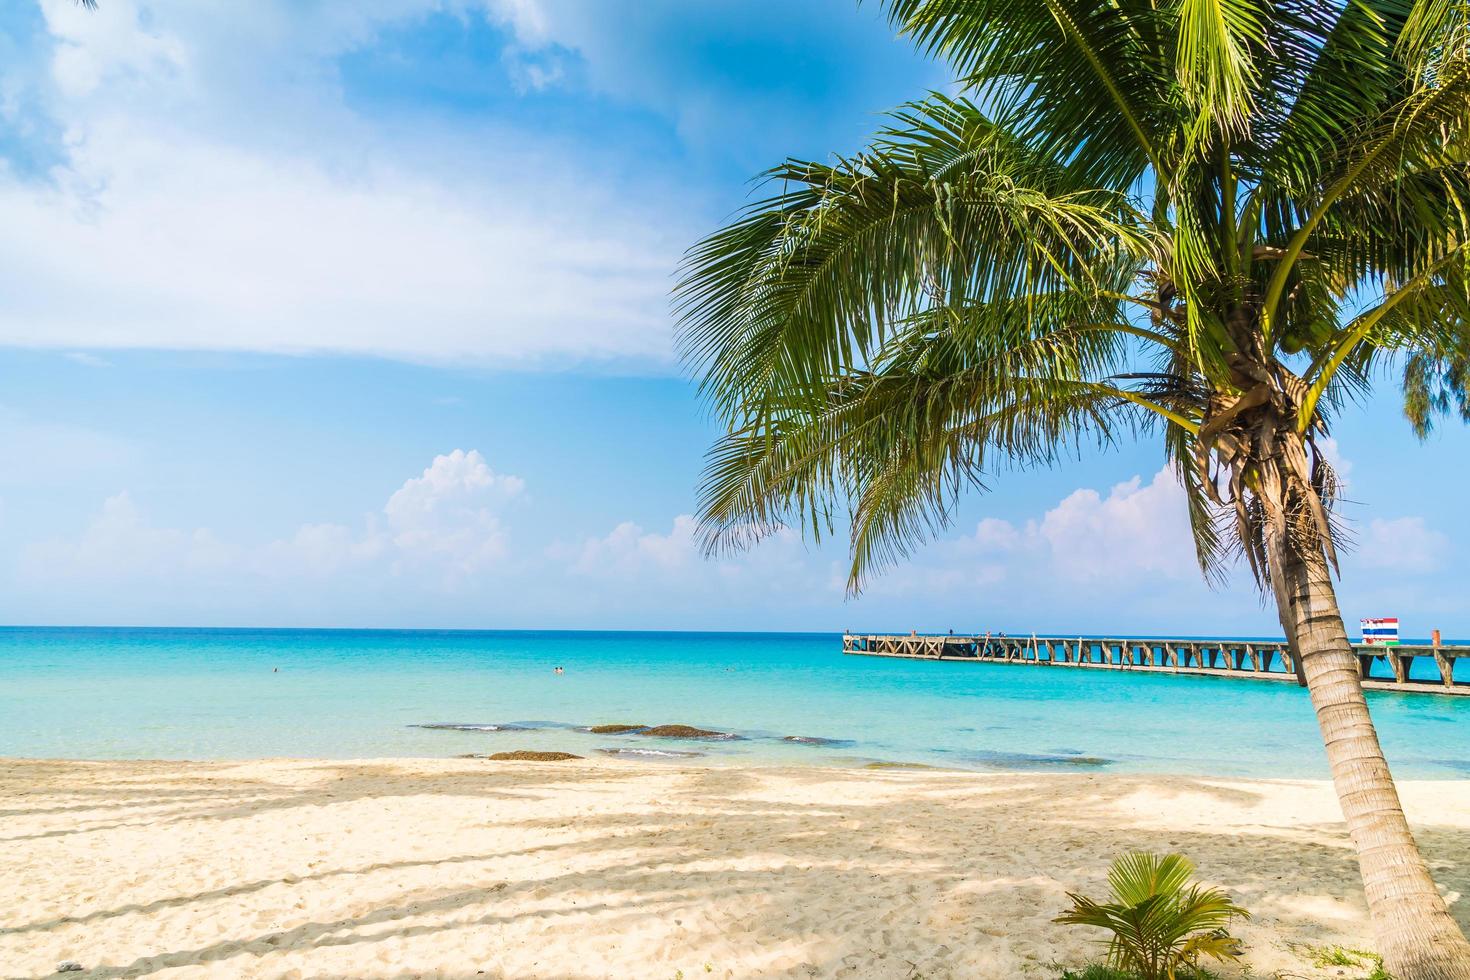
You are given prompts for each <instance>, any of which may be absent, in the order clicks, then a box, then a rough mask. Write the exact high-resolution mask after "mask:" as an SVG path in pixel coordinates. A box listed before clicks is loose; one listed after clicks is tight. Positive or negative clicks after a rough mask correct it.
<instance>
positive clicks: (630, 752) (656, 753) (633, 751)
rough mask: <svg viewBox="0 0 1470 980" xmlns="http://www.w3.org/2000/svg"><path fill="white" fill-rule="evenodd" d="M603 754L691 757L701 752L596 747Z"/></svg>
mask: <svg viewBox="0 0 1470 980" xmlns="http://www.w3.org/2000/svg"><path fill="white" fill-rule="evenodd" d="M597 751H599V752H601V753H602V754H603V755H627V756H634V757H636V758H644V759H692V758H694V757H695V756H701V755H704V753H703V752H680V751H678V750H677V749H598V750H597Z"/></svg>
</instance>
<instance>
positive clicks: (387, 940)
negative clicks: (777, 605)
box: [0, 760, 1470, 980]
mask: <svg viewBox="0 0 1470 980" xmlns="http://www.w3.org/2000/svg"><path fill="white" fill-rule="evenodd" d="M1402 789H1403V792H1404V797H1405V800H1406V805H1407V806H1408V808H1409V811H1410V815H1411V817H1412V818H1413V819H1414V821H1415V824H1416V827H1417V828H1418V832H1419V835H1420V838H1421V841H1422V843H1423V845H1424V848H1425V851H1426V853H1427V854H1428V856H1429V858H1430V861H1431V862H1432V864H1433V865H1434V868H1435V874H1436V876H1437V877H1438V880H1439V881H1440V883H1441V885H1442V886H1443V887H1445V888H1447V889H1448V890H1449V894H1450V897H1451V899H1452V900H1453V901H1454V904H1453V907H1454V909H1455V911H1456V914H1457V915H1458V916H1459V918H1460V921H1461V923H1462V925H1463V924H1465V923H1466V922H1467V921H1470V908H1467V906H1470V899H1463V900H1462V899H1461V898H1460V894H1459V893H1460V892H1462V891H1465V890H1467V888H1470V833H1466V830H1467V828H1470V781H1458V782H1420V783H1407V784H1404V785H1403V787H1402ZM0 814H3V821H0V827H3V831H0V837H3V838H4V841H5V846H4V848H3V850H0V976H26V977H31V976H44V975H47V974H49V973H50V972H51V971H52V970H54V969H55V967H56V965H57V964H58V963H59V962H60V961H62V960H77V961H79V962H81V963H82V964H84V965H85V966H86V967H87V972H85V973H80V974H68V976H77V977H134V976H148V977H158V978H183V977H206V976H207V977H313V978H316V977H419V976H440V977H479V976H485V977H514V978H522V977H568V978H571V977H637V978H650V980H664V978H673V977H678V976H680V975H681V971H682V976H683V977H684V978H686V980H694V978H698V977H703V976H714V977H768V976H791V977H809V976H817V977H825V976H848V977H859V978H888V977H892V978H912V977H928V978H937V977H985V978H989V977H1054V976H1056V974H1057V972H1058V971H1057V968H1056V964H1058V963H1069V964H1074V965H1075V964H1079V963H1082V962H1084V961H1085V960H1087V959H1088V958H1090V957H1092V956H1094V955H1096V946H1095V945H1094V944H1093V941H1092V940H1093V939H1094V937H1093V936H1092V935H1091V934H1090V933H1089V932H1088V931H1087V930H1082V929H1078V928H1075V927H1064V926H1057V925H1053V924H1052V923H1051V922H1050V920H1051V918H1052V917H1053V916H1054V915H1056V914H1057V912H1058V911H1060V910H1061V909H1062V908H1063V906H1065V905H1066V902H1067V900H1066V896H1065V892H1066V891H1067V890H1080V891H1083V892H1087V893H1093V894H1101V893H1102V892H1103V891H1104V886H1103V874H1104V871H1105V869H1106V867H1107V864H1108V861H1109V860H1110V859H1111V858H1113V857H1115V856H1116V855H1118V854H1120V853H1122V852H1124V851H1126V850H1129V849H1137V848H1146V849H1155V850H1166V849H1174V850H1180V851H1183V852H1185V853H1186V854H1188V855H1189V856H1190V857H1192V858H1193V859H1194V860H1195V861H1196V862H1198V864H1199V866H1200V870H1201V873H1202V875H1203V876H1204V877H1206V878H1207V879H1208V880H1210V881H1211V882H1214V883H1218V884H1221V885H1224V886H1225V887H1226V888H1227V889H1228V890H1229V891H1230V892H1231V893H1232V894H1233V895H1234V896H1235V897H1236V898H1237V900H1239V901H1240V902H1242V903H1243V904H1244V905H1246V906H1247V907H1248V908H1250V909H1252V910H1253V911H1254V912H1255V913H1256V917H1255V918H1254V919H1253V920H1252V921H1251V922H1249V923H1246V924H1245V925H1243V926H1242V927H1241V928H1240V929H1239V932H1240V934H1241V935H1243V936H1244V938H1245V939H1246V941H1247V943H1248V945H1249V955H1248V962H1249V964H1250V966H1251V968H1252V969H1253V970H1254V971H1255V974H1254V975H1255V976H1257V977H1266V976H1272V975H1279V976H1282V977H1288V976H1289V977H1318V976H1338V975H1340V974H1338V973H1337V972H1336V971H1321V970H1316V969H1314V968H1313V967H1312V966H1311V963H1310V954H1309V953H1307V952H1306V951H1305V950H1304V948H1303V945H1304V944H1316V945H1321V944H1342V945H1346V946H1364V945H1368V944H1370V943H1371V940H1370V939H1369V931H1368V927H1367V922H1366V913H1365V910H1364V907H1363V898H1362V893H1361V890H1360V888H1359V886H1358V881H1357V870H1356V866H1355V863H1354V860H1353V854H1352V851H1351V850H1350V848H1349V846H1348V843H1347V840H1346V837H1345V834H1344V831H1343V828H1342V826H1341V824H1340V822H1339V817H1338V812H1337V804H1336V802H1335V800H1334V798H1333V796H1332V794H1331V791H1330V789H1329V787H1327V786H1326V785H1325V784H1321V783H1307V782H1251V781H1241V780H1218V779H1186V778H1169V779H1162V778H1141V777H1128V776H1108V775H1056V776H1053V775H1045V776H1032V775H971V774H955V773H939V772H894V771H883V772H874V771H851V770H843V771H838V770H821V769H802V770H798V769H726V768H717V769H707V768H677V769H675V768H663V767H647V766H636V765H631V764H623V763H618V762H597V763H585V764H584V763H551V764H524V763H520V764H516V763H494V762H485V761H468V760H383V761H371V762H325V761H261V762H247V763H207V764H194V763H172V762H170V763H132V762H105V763H84V762H20V761H0ZM1277 971H1279V973H1278V972H1277ZM1347 975H1349V976H1351V975H1354V974H1353V973H1352V972H1351V971H1349V972H1348V974H1347Z"/></svg>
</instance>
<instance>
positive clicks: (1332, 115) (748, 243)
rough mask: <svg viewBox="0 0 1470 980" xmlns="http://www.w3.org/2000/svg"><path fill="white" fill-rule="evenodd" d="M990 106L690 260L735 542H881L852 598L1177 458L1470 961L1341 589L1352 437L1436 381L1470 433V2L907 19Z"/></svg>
mask: <svg viewBox="0 0 1470 980" xmlns="http://www.w3.org/2000/svg"><path fill="white" fill-rule="evenodd" d="M886 5H887V7H888V10H889V13H890V15H891V17H892V19H893V21H894V23H895V24H896V25H897V26H898V28H899V29H900V30H901V31H902V32H903V33H905V34H907V35H909V36H910V37H912V38H913V39H914V40H915V41H916V43H917V44H918V45H919V46H920V47H921V48H922V49H923V50H924V51H925V52H928V53H930V54H932V55H935V56H938V57H940V58H943V59H945V60H947V62H948V63H949V64H950V65H951V66H952V67H953V69H954V71H955V73H956V74H957V76H958V79H959V83H960V88H959V90H960V91H961V92H962V93H963V94H962V95H959V96H945V95H938V94H935V95H931V96H930V97H928V98H926V99H924V100H923V101H920V102H917V103H914V104H911V105H908V106H906V107H904V108H902V109H900V110H899V111H897V112H895V113H894V114H893V115H892V117H891V121H890V124H889V126H888V128H886V129H884V130H883V131H881V132H880V133H879V134H878V135H877V136H876V137H875V138H874V140H873V141H872V143H871V145H870V146H869V147H867V148H866V149H865V150H864V151H862V152H861V153H858V154H857V155H855V156H852V157H849V158H838V159H836V160H835V161H834V162H831V163H812V162H804V161H799V160H788V161H787V162H786V163H784V164H782V165H780V166H778V167H776V168H775V169H773V170H771V171H769V172H768V174H767V175H766V176H767V177H768V179H769V183H768V184H767V185H766V186H768V187H769V188H770V193H769V196H767V197H765V198H764V199H762V200H759V201H757V202H756V203H754V204H752V205H751V206H750V207H749V208H748V209H747V210H746V211H744V212H743V213H742V214H741V215H739V216H738V217H737V218H736V219H735V220H734V221H733V222H732V223H731V224H729V225H728V226H727V227H725V228H724V229H722V230H720V231H717V232H716V233H714V234H712V235H710V236H709V237H708V238H706V239H704V240H703V241H701V242H699V243H698V244H697V245H695V246H694V247H693V248H692V249H691V250H690V251H689V253H688V255H687V257H686V261H685V265H684V267H683V270H682V272H681V277H680V281H679V284H678V286H677V289H676V311H677V314H678V316H679V319H680V342H681V348H682V353H683V355H684V356H685V358H686V361H687V363H689V364H690V365H691V366H692V368H693V369H694V370H695V371H696V372H697V373H698V374H699V375H700V376H701V377H702V379H703V391H704V393H705V396H706V397H707V398H708V400H709V403H710V405H711V406H712V408H713V409H714V411H715V412H716V414H717V415H718V416H719V417H720V418H721V419H722V420H723V421H724V422H725V423H726V425H727V426H728V429H727V434H726V435H725V436H724V437H723V438H721V439H720V440H719V441H718V442H717V444H716V445H715V446H714V447H713V449H712V450H711V451H710V455H709V459H708V468H707V472H706V481H705V485H704V487H703V493H702V501H701V514H702V528H703V531H704V534H705V537H706V542H707V544H708V546H709V547H710V548H711V549H721V548H726V547H742V546H746V545H749V544H751V543H752V542H754V541H757V540H759V539H760V538H761V537H762V536H763V535H764V534H766V533H769V531H770V530H771V529H773V528H775V527H778V526H781V525H783V524H800V525H802V526H803V527H804V528H805V529H806V530H807V531H808V532H809V533H811V534H812V535H814V536H815V537H817V538H820V537H822V536H823V535H827V534H830V533H831V532H832V531H833V530H834V527H835V526H836V525H837V524H838V523H839V522H843V521H845V522H847V523H849V524H850V529H851V530H850V534H851V553H852V567H851V579H850V586H851V588H852V590H853V591H856V590H857V589H858V588H859V587H860V586H861V584H862V583H863V581H864V580H865V577H866V576H867V575H868V574H870V573H872V572H873V571H875V570H877V569H879V568H881V567H883V566H884V565H887V564H890V563H892V562H893V561H895V560H897V559H899V558H901V557H903V556H905V555H907V554H908V553H909V552H910V551H911V549H913V548H914V547H915V546H916V545H917V544H918V543H919V542H921V541H922V540H923V539H924V538H925V537H926V536H927V535H928V534H929V533H931V532H933V531H934V530H935V529H937V528H940V527H942V526H944V525H945V523H946V521H947V520H948V518H949V516H950V514H951V513H952V507H953V504H954V502H955V500H956V498H957V497H958V496H959V495H960V494H961V493H962V492H963V491H965V490H966V489H967V488H971V487H975V486H977V485H979V483H980V480H981V478H982V475H984V474H985V473H987V472H988V471H990V470H993V469H995V468H996V466H997V465H1006V466H1021V467H1025V466H1039V465H1050V464H1053V463H1056V462H1058V461H1059V460H1061V459H1062V458H1064V457H1066V456H1067V455H1069V454H1070V453H1071V452H1072V451H1073V450H1075V448H1076V447H1077V446H1078V445H1079V444H1082V443H1085V442H1086V443H1090V442H1100V443H1102V444H1108V443H1111V442H1114V441H1116V440H1118V439H1120V438H1123V437H1126V436H1130V435H1135V434H1141V435H1152V436H1153V437H1154V438H1160V437H1161V441H1162V445H1163V448H1164V450H1165V453H1166V454H1167V457H1168V458H1169V459H1170V460H1171V461H1172V462H1173V464H1174V466H1175V468H1176V470H1177V473H1178V477H1179V479H1180V481H1181V483H1182V484H1183V486H1184V489H1185V491H1186V496H1187V499H1188V510H1189V517H1190V521H1191V525H1192V527H1193V531H1194V539H1195V544H1196V546H1197V552H1198V557H1199V560H1200V564H1201V567H1202V568H1203V569H1204V570H1205V573H1206V575H1207V576H1209V577H1211V578H1212V579H1217V580H1218V578H1219V576H1220V574H1221V570H1222V568H1224V567H1226V565H1227V564H1228V562H1229V561H1230V560H1231V559H1232V558H1234V557H1237V556H1241V555H1243V556H1244V558H1245V559H1246V561H1247V562H1248V563H1249V566H1250V568H1251V570H1252V571H1253V573H1254V576H1255V578H1256V580H1257V582H1258V583H1259V585H1260V587H1261V588H1262V590H1263V593H1264V594H1269V595H1271V596H1272V597H1273V598H1274V600H1275V603H1276V608H1277V611H1278V613H1279V616H1280V620H1281V625H1282V628H1283V629H1284V630H1285V633H1286V636H1287V637H1288V638H1289V640H1290V644H1291V648H1292V652H1293V656H1292V660H1293V662H1294V666H1295V668H1296V671H1297V675H1298V678H1299V679H1300V680H1301V682H1302V683H1303V684H1305V685H1306V686H1307V688H1308V689H1309V691H1310V695H1311V702H1312V705H1313V707H1314V709H1315V711H1316V715H1317V718H1318V721H1319V723H1320V726H1321V730H1322V735H1323V739H1324V741H1325V743H1326V748H1327V757H1328V761H1329V763H1330V766H1331V771H1332V777H1333V781H1334V784H1335V786H1336V789H1337V792H1338V796H1339V799H1340V801H1341V804H1342V809H1343V814H1344V816H1345V817H1346V820H1347V825H1348V828H1349V831H1350V833H1351V836H1352V839H1353V842H1354V844H1355V845H1356V847H1357V850H1358V855H1359V862H1360V866H1361V869H1362V875H1363V883H1364V887H1365V891H1366V894H1367V900H1368V906H1369V909H1370V911H1371V914H1372V918H1373V922H1374V926H1375V930H1376V932H1377V936H1378V943H1379V947H1380V950H1381V952H1382V953H1383V955H1384V957H1385V959H1386V962H1387V963H1388V965H1389V967H1390V969H1392V970H1393V971H1395V975H1396V976H1398V977H1400V978H1401V980H1431V978H1432V980H1448V978H1455V980H1466V978H1470V944H1467V943H1466V941H1465V938H1464V937H1463V935H1462V934H1461V932H1460V931H1459V929H1458V928H1457V927H1456V925H1455V922H1454V920H1453V919H1452V918H1451V916H1450V914H1449V912H1448V911H1447V909H1446V906H1445V902H1444V900H1443V899H1442V898H1441V896H1440V894H1439V892H1438V891H1437V890H1436V888H1435V885H1434V882H1433V881H1432V880H1431V878H1430V875H1429V872H1428V870H1427V868H1426V865H1425V862H1424V860H1423V858H1422V857H1421V856H1420V853H1419V851H1418V848H1417V846H1416V844H1415V842H1414V838H1413V836H1412V834H1411V833H1410V830H1409V826H1408V824H1407V822H1406V820H1405V818H1404V814H1403V811H1402V809H1401V807H1400V804H1399V799H1398V795H1397V791H1396V789H1395V787H1394V783H1393V779H1392V777H1391V775H1390V773H1389V770H1388V766H1387V764H1386V762H1385V761H1384V757H1383V752H1382V750H1381V748H1380V747H1379V743H1378V737H1377V734H1376V732H1375V731H1374V728H1373V723H1372V720H1371V718H1370V717H1369V713H1368V706H1367V703H1366V701H1365V699H1364V697H1363V690H1362V685H1361V683H1360V677H1359V670H1358V664H1357V661H1356V659H1355V658H1354V654H1353V650H1352V647H1351V645H1350V643H1349V641H1348V636H1347V631H1346V629H1345V627H1344V624H1343V620H1342V614H1341V612H1340V610H1339V608H1338V604H1337V598H1336V595H1335V592H1334V585H1333V574H1334V571H1335V566H1336V554H1337V547H1338V543H1337V542H1338V537H1339V530H1340V528H1339V526H1338V519H1337V518H1336V516H1335V515H1334V512H1333V504H1334V501H1335V498H1336V495H1337V483H1336V480H1335V478H1334V476H1333V472H1332V468H1331V466H1330V464H1329V462H1328V460H1327V459H1326V458H1324V456H1323V454H1322V452H1321V450H1320V447H1319V442H1320V439H1321V438H1322V437H1323V435H1324V434H1325V433H1327V431H1328V426H1329V424H1330V422H1331V420H1332V418H1333V417H1334V415H1335V414H1337V413H1338V412H1339V411H1340V410H1341V409H1342V408H1343V407H1344V406H1345V405H1347V404H1349V403H1351V402H1352V401H1353V399H1354V397H1355V396H1356V395H1358V394H1359V393H1361V392H1363V391H1365V390H1366V389H1367V388H1368V387H1369V386H1370V383H1371V382H1372V381H1374V380H1375V379H1377V378H1382V377H1384V376H1386V372H1387V371H1390V370H1392V371H1401V372H1402V388H1403V391H1404V394H1405V410H1406V412H1407V414H1408V417H1409V419H1410V421H1411V423H1412V424H1413V426H1414V427H1415V429H1416V430H1417V431H1418V432H1419V433H1420V434H1421V435H1422V434H1424V433H1425V432H1427V431H1428V430H1429V428H1430V427H1431V426H1432V425H1433V424H1434V422H1435V420H1436V419H1437V418H1439V417H1441V416H1443V415H1445V414H1447V413H1451V412H1458V413H1459V414H1462V415H1464V416H1466V417H1467V418H1470V399H1467V389H1470V329H1467V314H1470V264H1467V253H1466V242H1467V240H1470V165H1467V160H1470V26H1467V8H1466V4H1465V0H1345V2H1344V0H1177V2H1171V3H1165V4H1160V3H1157V2H1156V0H886Z"/></svg>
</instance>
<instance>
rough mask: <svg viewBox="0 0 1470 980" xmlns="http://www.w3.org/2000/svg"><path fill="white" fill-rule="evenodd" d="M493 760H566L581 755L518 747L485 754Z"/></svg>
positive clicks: (577, 757) (578, 757)
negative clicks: (510, 750)
mask: <svg viewBox="0 0 1470 980" xmlns="http://www.w3.org/2000/svg"><path fill="white" fill-rule="evenodd" d="M485 758H487V759H489V760H490V761H491V762H566V761H567V760H568V759H580V758H582V757H581V756H580V755H572V753H570V752H533V751H531V750H530V749H517V750H516V751H514V752H495V753H492V754H491V755H487V756H485Z"/></svg>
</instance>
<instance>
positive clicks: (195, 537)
mask: <svg viewBox="0 0 1470 980" xmlns="http://www.w3.org/2000/svg"><path fill="white" fill-rule="evenodd" d="M236 558H237V555H236V553H235V552H234V551H233V550H232V549H231V548H230V547H229V546H227V545H225V544H224V543H223V542H221V541H220V540H219V539H218V538H216V537H215V535H214V534H213V533H212V532H211V531H209V530H208V529H207V528H197V529H194V530H192V531H188V530H180V529H177V528H165V527H157V526H154V525H152V524H150V523H149V522H148V521H146V520H145V519H144V517H143V515H142V513H141V512H140V511H139V510H138V506H137V504H135V503H134V502H133V498H132V497H131V496H130V495H129V494H128V493H127V492H126V491H124V492H122V493H119V494H115V495H114V496H111V497H109V498H107V499H106V500H105V501H103V503H102V510H101V512H100V513H99V514H98V515H97V516H96V517H95V518H94V519H93V520H92V522H91V523H90V524H89V525H88V527H87V529H86V530H85V531H84V532H82V534H81V536H80V537H79V538H77V539H75V540H72V541H50V542H45V543H42V544H39V545H36V546H34V547H33V549H32V551H31V553H30V555H29V560H28V562H27V564H28V566H29V569H30V572H31V574H33V575H36V576H38V577H41V578H45V579H82V580H91V581H106V580H111V579H131V580H136V579H140V578H145V579H146V578H154V577H159V576H169V577H172V576H175V575H197V574H200V573H211V572H217V571H220V570H222V569H224V568H226V567H227V566H229V565H230V564H232V563H233V562H234V561H235V560H236Z"/></svg>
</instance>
